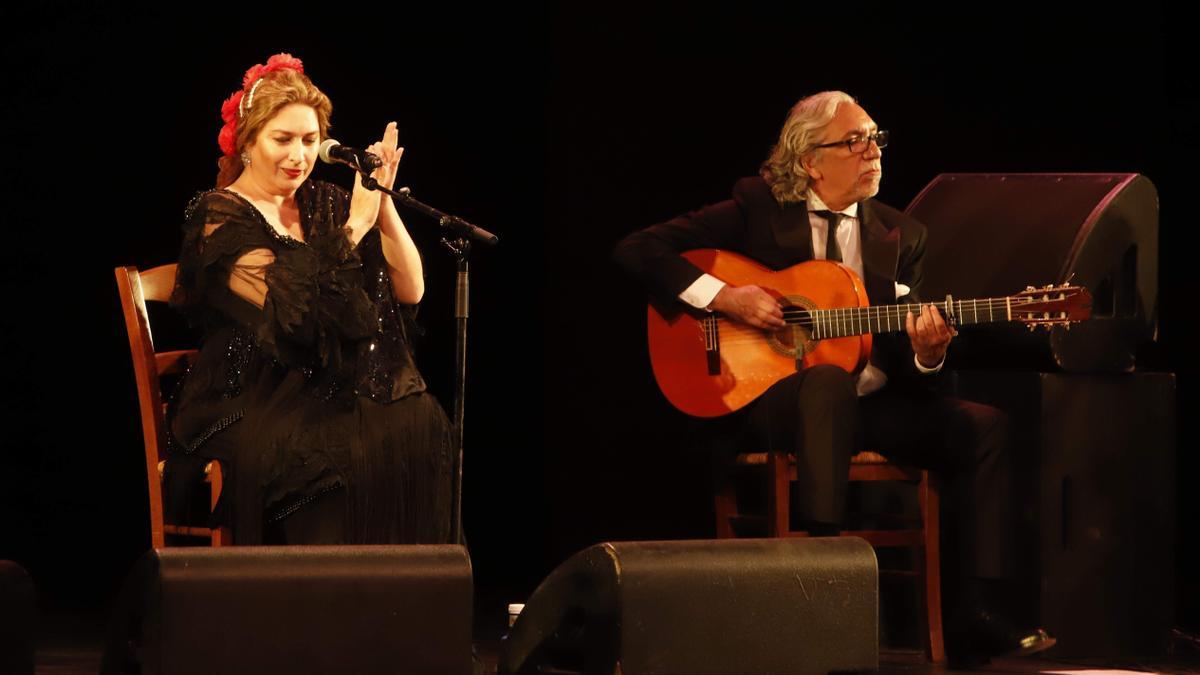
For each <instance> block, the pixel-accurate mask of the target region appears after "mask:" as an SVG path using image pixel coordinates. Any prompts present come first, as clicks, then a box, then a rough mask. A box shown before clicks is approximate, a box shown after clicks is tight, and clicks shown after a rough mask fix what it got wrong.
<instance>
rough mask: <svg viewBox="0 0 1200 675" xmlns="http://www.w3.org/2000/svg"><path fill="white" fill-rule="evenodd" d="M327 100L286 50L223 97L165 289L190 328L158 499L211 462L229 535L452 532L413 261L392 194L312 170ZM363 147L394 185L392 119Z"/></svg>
mask: <svg viewBox="0 0 1200 675" xmlns="http://www.w3.org/2000/svg"><path fill="white" fill-rule="evenodd" d="M331 110H332V106H331V104H330V102H329V99H328V98H327V97H326V96H325V94H323V93H321V91H320V90H319V89H317V87H316V86H315V85H313V83H312V82H311V81H310V80H309V79H308V77H306V76H305V75H304V70H303V65H302V64H301V62H300V60H299V59H295V58H293V57H292V56H290V55H288V54H276V55H275V56H272V57H271V58H270V59H269V60H268V61H267V63H266V64H265V65H261V64H260V65H256V66H254V67H253V68H251V69H250V70H249V71H247V72H246V76H245V79H244V80H243V82H242V88H241V89H239V90H238V91H236V92H234V93H233V95H232V96H230V97H229V99H228V100H226V101H225V104H224V105H223V106H222V109H221V114H222V117H223V119H224V121H225V126H224V127H223V128H222V129H221V132H220V135H219V137H218V141H219V144H220V146H221V150H222V151H223V153H224V156H223V157H222V158H221V159H220V172H219V174H218V176H217V187H216V189H215V190H211V191H209V192H204V193H202V194H199V195H197V197H196V198H195V199H194V200H193V201H192V202H191V204H189V206H188V208H187V211H186V216H185V223H184V226H183V234H184V237H183V249H182V252H181V253H180V257H179V271H178V277H177V280H176V287H175V292H174V295H173V297H172V304H173V305H174V306H176V307H177V308H179V309H180V310H182V311H183V312H184V313H185V314H186V315H187V317H188V318H189V320H190V321H191V322H192V323H193V324H194V325H196V326H198V327H199V328H200V329H201V330H202V333H203V338H202V343H201V349H200V355H199V358H198V360H197V362H196V364H195V365H194V366H193V367H192V369H191V370H190V371H189V373H188V374H187V376H186V378H185V380H184V382H183V383H182V385H181V387H180V389H179V390H178V393H177V396H176V398H175V400H174V402H173V405H172V410H171V413H172V414H171V432H172V434H173V439H172V450H171V455H170V458H169V459H168V462H167V472H166V479H165V480H166V487H165V491H166V498H167V504H168V509H169V510H170V511H171V512H173V513H176V514H178V513H180V512H181V511H184V510H186V505H187V504H188V503H189V501H190V499H191V491H192V490H194V488H195V486H196V485H198V484H200V482H201V481H200V478H199V473H200V471H201V468H202V467H203V466H204V464H205V463H206V462H208V461H210V460H212V459H216V460H218V461H219V462H220V464H221V467H222V469H223V470H224V471H225V472H226V475H227V479H226V487H225V491H224V494H223V495H222V497H221V503H220V504H219V505H218V509H217V511H216V513H215V514H214V517H215V518H216V519H217V521H218V522H219V523H223V524H229V525H232V527H233V535H234V541H235V542H236V543H237V544H258V543H267V544H284V543H286V544H329V543H447V542H448V540H449V537H450V536H451V534H450V533H451V524H450V514H451V499H452V495H451V492H452V487H451V485H452V482H451V470H452V452H451V447H450V438H449V432H448V423H447V420H446V416H445V414H444V413H443V411H442V409H441V407H440V406H439V405H438V403H437V401H436V400H435V399H434V398H433V397H432V396H431V395H430V394H428V393H426V392H425V383H424V381H423V380H422V379H421V375H420V373H418V372H417V369H416V366H415V365H414V363H413V358H412V353H411V351H410V349H409V336H410V333H411V330H412V322H411V319H412V314H413V305H415V304H416V303H417V302H418V301H420V299H421V296H422V294H423V292H424V282H423V278H422V270H421V258H420V255H419V254H418V252H417V249H416V247H415V246H414V244H413V241H412V238H411V237H410V236H409V234H408V231H407V230H406V229H405V226H404V223H403V222H402V221H401V220H400V216H399V214H398V213H397V211H396V207H395V206H394V205H393V204H392V201H391V198H390V197H387V196H383V197H382V199H381V194H380V193H379V192H375V191H370V190H367V189H365V188H363V187H362V186H361V185H359V184H358V182H357V181H356V182H355V185H354V188H353V191H351V192H347V191H346V190H344V189H342V188H340V187H337V186H334V185H330V184H328V183H324V182H321V181H316V180H311V179H310V174H311V173H312V170H313V165H314V164H315V163H316V161H317V148H318V146H319V145H320V143H321V141H322V139H324V138H326V135H327V131H328V129H329V118H330V113H331ZM368 151H370V152H372V153H374V154H376V155H378V156H379V157H380V158H382V160H383V165H382V166H381V167H380V168H378V169H376V170H375V171H374V173H373V176H374V177H375V179H376V180H378V181H379V183H380V184H382V185H384V186H386V187H391V186H392V184H393V183H394V181H395V178H396V169H397V166H398V165H399V162H400V155H401V154H402V152H403V148H399V147H397V132H396V124H395V123H394V122H393V123H391V124H388V125H387V128H386V129H385V130H384V132H383V138H382V140H380V141H379V142H376V143H374V144H372V145H371V146H370V147H369V148H368Z"/></svg>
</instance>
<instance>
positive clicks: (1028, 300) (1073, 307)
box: [1009, 284, 1092, 330]
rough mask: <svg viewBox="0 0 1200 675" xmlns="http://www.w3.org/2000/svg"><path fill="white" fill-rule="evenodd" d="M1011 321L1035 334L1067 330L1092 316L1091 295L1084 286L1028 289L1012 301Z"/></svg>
mask: <svg viewBox="0 0 1200 675" xmlns="http://www.w3.org/2000/svg"><path fill="white" fill-rule="evenodd" d="M1009 300H1010V301H1011V303H1012V304H1011V308H1012V320H1013V321H1019V322H1021V323H1023V324H1025V325H1027V326H1029V330H1033V329H1034V328H1037V327H1039V326H1043V327H1050V326H1066V327H1068V328H1070V327H1071V324H1072V323H1074V322H1076V321H1086V320H1087V319H1090V318H1091V316H1092V294H1091V293H1090V292H1089V291H1088V289H1086V288H1084V287H1083V286H1072V285H1070V284H1062V285H1060V286H1054V285H1049V286H1042V287H1041V288H1034V287H1033V286H1028V287H1026V288H1025V290H1023V291H1021V292H1020V293H1017V294H1016V295H1013V296H1011V297H1010V298H1009Z"/></svg>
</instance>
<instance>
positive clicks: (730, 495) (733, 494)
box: [713, 482, 737, 539]
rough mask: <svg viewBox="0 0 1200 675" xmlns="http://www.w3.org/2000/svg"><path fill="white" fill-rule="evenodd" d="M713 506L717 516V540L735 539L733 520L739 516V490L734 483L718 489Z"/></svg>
mask: <svg viewBox="0 0 1200 675" xmlns="http://www.w3.org/2000/svg"><path fill="white" fill-rule="evenodd" d="M713 506H714V509H713V510H714V511H715V512H716V516H717V539H733V537H734V532H733V519H734V517H735V516H736V515H737V489H736V487H735V486H734V484H733V483H732V482H729V483H728V484H726V485H723V486H721V487H719V488H717V495H716V497H714V499H713Z"/></svg>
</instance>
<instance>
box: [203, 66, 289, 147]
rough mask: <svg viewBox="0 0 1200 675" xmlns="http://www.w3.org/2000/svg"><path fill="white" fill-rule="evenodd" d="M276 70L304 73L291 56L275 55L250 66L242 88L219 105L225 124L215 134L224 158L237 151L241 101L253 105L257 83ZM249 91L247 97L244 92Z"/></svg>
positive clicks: (243, 79) (241, 111)
mask: <svg viewBox="0 0 1200 675" xmlns="http://www.w3.org/2000/svg"><path fill="white" fill-rule="evenodd" d="M277 70H294V71H296V72H298V73H303V72H304V63H303V62H302V61H301V60H300V59H298V58H296V57H294V56H292V55H291V54H286V53H283V54H276V55H274V56H272V57H271V58H269V59H267V62H266V63H265V64H262V63H258V64H255V65H253V66H250V69H249V70H247V71H246V75H245V76H244V77H243V78H242V88H241V89H239V90H238V91H235V92H233V94H231V95H230V96H229V98H227V99H225V102H224V103H222V104H221V119H222V120H223V121H224V122H225V124H224V126H222V127H221V131H220V133H218V134H217V145H219V146H221V152H223V153H225V155H226V156H233V153H234V152H235V151H236V150H237V140H236V139H237V123H238V119H240V118H241V117H242V115H243V114H244V112H243V110H242V100H243V99H245V100H246V105H247V107H249V106H251V105H253V104H254V89H255V88H257V87H258V83H259V81H260V80H261V79H262V76H263V75H266V74H267V73H273V72H275V71H277ZM247 89H249V91H250V93H249V95H247V94H246V90H247Z"/></svg>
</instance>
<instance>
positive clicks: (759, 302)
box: [708, 284, 787, 329]
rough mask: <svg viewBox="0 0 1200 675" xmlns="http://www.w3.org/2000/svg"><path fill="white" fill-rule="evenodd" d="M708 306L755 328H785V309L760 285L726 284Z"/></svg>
mask: <svg viewBox="0 0 1200 675" xmlns="http://www.w3.org/2000/svg"><path fill="white" fill-rule="evenodd" d="M708 308H709V309H711V310H713V311H717V312H720V313H722V314H724V315H726V316H729V317H732V318H734V319H736V320H738V321H741V322H742V323H745V324H749V325H751V326H754V327H755V328H768V329H773V328H784V327H785V326H787V323H786V322H784V320H783V310H782V309H780V307H779V303H778V302H777V301H776V300H775V298H774V297H772V296H771V294H770V293H767V292H766V291H764V290H763V289H761V288H759V287H758V286H730V285H729V284H725V286H724V287H722V288H721V290H719V291H717V296H716V297H715V298H713V301H712V302H711V303H709V305H708Z"/></svg>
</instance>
